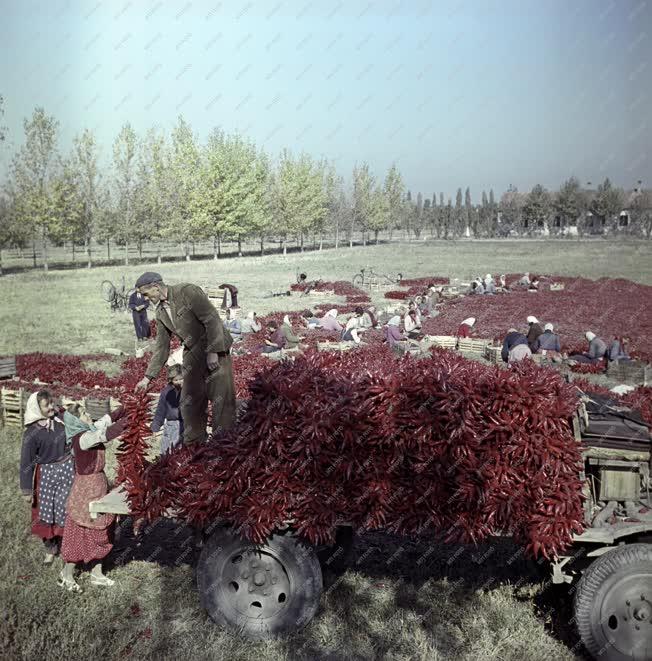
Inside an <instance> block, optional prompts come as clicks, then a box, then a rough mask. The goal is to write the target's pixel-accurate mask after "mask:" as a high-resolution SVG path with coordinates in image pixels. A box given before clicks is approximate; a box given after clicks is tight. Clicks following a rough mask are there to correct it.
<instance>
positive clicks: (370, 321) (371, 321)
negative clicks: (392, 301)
mask: <svg viewBox="0 0 652 661" xmlns="http://www.w3.org/2000/svg"><path fill="white" fill-rule="evenodd" d="M376 326H378V320H377V319H376V307H375V306H373V305H372V306H371V307H369V308H367V309H366V310H365V311H364V313H363V314H362V317H360V328H364V329H365V330H368V329H370V328H376Z"/></svg>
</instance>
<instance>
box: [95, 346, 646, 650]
mask: <svg viewBox="0 0 652 661" xmlns="http://www.w3.org/2000/svg"><path fill="white" fill-rule="evenodd" d="M381 353H382V352H381V351H380V350H379V353H378V356H377V357H376V359H374V358H370V355H369V354H368V353H365V354H364V355H349V354H345V355H341V356H334V355H331V354H324V353H321V354H318V353H315V354H311V355H308V356H306V357H300V358H296V359H293V360H283V361H280V362H278V363H276V364H274V365H272V366H270V368H269V369H266V370H263V371H261V372H260V373H259V374H258V375H257V376H256V377H255V379H254V381H253V383H252V385H251V386H250V393H251V397H250V399H249V400H248V402H247V405H246V410H244V412H243V413H242V414H241V415H240V417H239V420H238V423H237V425H236V427H235V428H234V429H233V430H232V431H231V432H229V434H227V436H226V437H223V438H222V439H220V441H219V442H218V443H216V444H207V445H203V446H200V447H197V446H193V447H186V448H180V449H178V450H175V451H174V452H172V453H171V454H169V455H166V456H165V457H162V458H160V459H159V460H157V461H156V462H154V463H149V462H148V461H147V460H146V458H145V452H146V450H147V443H146V440H145V439H146V437H147V435H148V431H147V424H146V422H145V423H143V422H142V416H140V415H139V407H140V406H142V403H140V402H138V401H134V402H131V403H129V404H128V408H129V409H130V411H131V412H130V430H129V432H128V433H127V434H125V436H124V439H123V447H122V450H121V456H120V467H119V478H120V480H121V481H122V482H123V484H122V486H121V487H120V489H121V490H120V491H118V492H114V493H112V494H109V496H107V497H106V498H105V499H103V501H97V502H95V503H93V504H92V505H91V511H92V512H96V513H100V512H105V511H112V512H115V513H119V514H120V513H121V514H127V513H131V514H133V515H134V516H135V517H144V518H146V519H149V520H153V519H156V518H157V517H159V516H166V515H167V516H170V515H173V516H175V517H177V518H180V519H183V520H185V521H187V522H188V523H190V524H191V525H193V526H195V527H197V528H199V529H203V530H206V531H208V530H210V534H209V535H207V536H206V539H205V542H204V545H203V549H202V553H201V557H200V560H199V565H198V567H197V578H198V587H199V591H200V595H201V601H202V604H203V605H204V607H205V608H206V609H207V611H208V613H209V614H210V616H211V617H212V618H213V620H215V621H216V622H217V623H219V624H221V625H223V626H228V627H232V628H234V629H237V630H240V631H242V632H243V633H245V634H246V635H247V636H249V637H251V638H253V639H261V638H266V637H269V636H273V635H279V634H284V633H289V632H291V631H292V630H294V629H297V628H300V627H302V626H304V625H305V624H306V623H307V622H309V621H310V620H311V618H312V617H313V616H314V614H315V613H316V611H317V608H318V605H319V600H320V595H321V591H322V573H321V566H320V562H319V559H318V554H317V551H318V550H319V549H320V548H322V549H323V548H324V547H326V546H330V547H333V545H334V547H333V548H334V550H333V551H332V553H331V559H332V558H338V559H341V558H342V557H343V556H345V555H346V552H347V546H348V544H347V542H350V541H351V539H352V534H353V533H354V532H364V531H367V530H387V531H389V532H392V533H398V534H402V535H409V536H415V535H419V536H426V537H427V536H430V537H431V538H433V537H434V538H437V539H441V541H442V542H446V541H463V542H480V541H482V540H485V539H487V538H489V537H490V536H494V535H500V534H507V531H509V534H510V535H511V536H513V538H514V540H515V541H516V543H519V544H522V545H523V546H524V547H525V550H526V552H527V553H529V554H530V555H531V556H533V557H539V556H542V557H543V558H545V559H546V560H547V561H548V562H549V564H550V567H551V570H552V581H553V582H554V583H564V582H566V583H571V582H573V581H574V580H575V579H578V582H577V585H576V586H575V588H574V593H575V597H574V607H575V621H576V625H577V628H578V630H579V633H580V635H581V638H582V640H583V642H584V644H585V646H586V648H587V650H588V651H589V652H590V653H591V654H592V655H594V656H595V657H596V658H597V657H598V656H599V655H601V654H602V650H605V649H606V650H608V654H607V657H606V658H610V659H612V658H613V659H628V658H636V659H644V658H652V636H651V635H650V631H652V500H651V499H650V494H649V491H650V455H651V450H652V437H651V436H650V430H649V425H648V424H647V423H649V421H644V420H643V419H642V417H641V416H640V415H639V414H638V413H637V412H636V411H634V410H632V409H631V408H627V407H624V406H622V400H618V399H617V398H615V396H614V399H610V398H609V397H605V396H604V395H598V394H589V393H587V392H581V391H579V390H578V388H576V387H574V386H573V385H571V384H569V383H567V382H566V381H565V380H564V379H562V378H561V377H560V375H559V374H558V373H556V372H554V371H553V370H551V369H548V368H540V367H537V366H536V365H534V364H526V363H523V364H519V365H517V366H515V367H514V368H512V369H501V368H499V367H488V366H485V365H480V364H479V363H475V362H473V361H467V360H465V359H463V358H461V357H460V356H456V355H454V354H452V353H449V352H446V351H443V350H435V351H434V352H433V355H432V357H431V358H428V359H424V360H421V361H419V369H415V359H413V358H410V357H406V358H403V359H401V360H398V361H391V359H390V360H388V357H387V355H386V354H384V353H382V355H381ZM344 524H347V525H344ZM600 658H605V657H604V655H603V656H601V657H600Z"/></svg>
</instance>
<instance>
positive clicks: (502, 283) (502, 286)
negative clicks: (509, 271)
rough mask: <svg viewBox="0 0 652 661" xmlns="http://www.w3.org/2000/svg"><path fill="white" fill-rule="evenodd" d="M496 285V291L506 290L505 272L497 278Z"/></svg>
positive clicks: (502, 291)
mask: <svg viewBox="0 0 652 661" xmlns="http://www.w3.org/2000/svg"><path fill="white" fill-rule="evenodd" d="M498 283H499V284H498V287H497V288H496V291H497V292H501V293H504V292H506V291H507V276H505V274H504V273H503V274H501V276H500V278H498Z"/></svg>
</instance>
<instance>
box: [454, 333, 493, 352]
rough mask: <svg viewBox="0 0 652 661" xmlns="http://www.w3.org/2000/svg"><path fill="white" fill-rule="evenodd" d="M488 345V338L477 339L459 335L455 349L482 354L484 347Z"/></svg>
mask: <svg viewBox="0 0 652 661" xmlns="http://www.w3.org/2000/svg"><path fill="white" fill-rule="evenodd" d="M488 346H489V340H479V339H475V338H472V337H461V338H460V339H459V341H458V343H457V350H458V351H459V352H460V353H472V354H477V355H479V356H484V354H485V350H486V348H487V347H488Z"/></svg>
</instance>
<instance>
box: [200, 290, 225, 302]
mask: <svg viewBox="0 0 652 661" xmlns="http://www.w3.org/2000/svg"><path fill="white" fill-rule="evenodd" d="M202 289H203V290H204V292H206V296H208V298H219V299H220V304H221V303H222V299H223V298H224V292H225V290H224V289H222V288H221V287H210V286H208V285H207V286H205V287H202Z"/></svg>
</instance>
